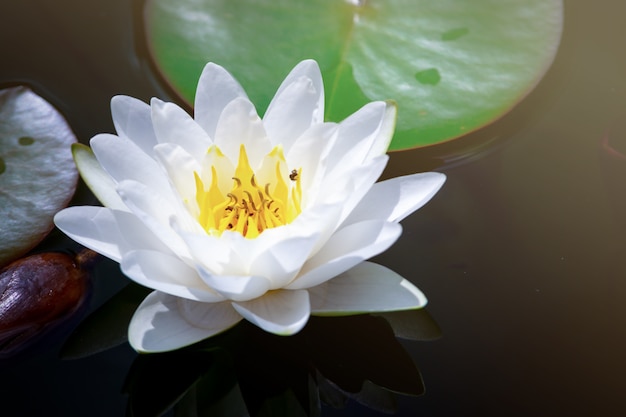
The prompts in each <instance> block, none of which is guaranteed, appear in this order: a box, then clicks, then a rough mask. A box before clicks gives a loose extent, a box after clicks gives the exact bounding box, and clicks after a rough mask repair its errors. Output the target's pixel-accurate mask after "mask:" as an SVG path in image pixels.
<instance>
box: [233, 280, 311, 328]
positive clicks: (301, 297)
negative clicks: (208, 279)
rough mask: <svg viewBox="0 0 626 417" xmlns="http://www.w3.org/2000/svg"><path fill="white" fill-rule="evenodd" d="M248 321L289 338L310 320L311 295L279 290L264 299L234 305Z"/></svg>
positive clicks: (269, 293) (266, 295) (303, 291)
mask: <svg viewBox="0 0 626 417" xmlns="http://www.w3.org/2000/svg"><path fill="white" fill-rule="evenodd" d="M233 307H234V308H235V310H237V312H239V314H241V315H242V316H243V317H244V318H245V319H246V320H248V321H250V322H252V323H254V324H256V325H257V326H259V327H260V328H262V329H263V330H265V331H267V332H270V333H275V334H278V335H283V336H288V335H292V334H295V333H297V332H299V331H300V330H301V329H302V328H303V327H304V325H305V324H306V322H307V321H308V320H309V314H310V307H309V294H308V292H307V291H305V290H300V291H288V290H277V291H271V292H268V293H267V294H265V295H264V296H263V297H259V298H256V299H254V300H250V301H246V302H237V303H233Z"/></svg>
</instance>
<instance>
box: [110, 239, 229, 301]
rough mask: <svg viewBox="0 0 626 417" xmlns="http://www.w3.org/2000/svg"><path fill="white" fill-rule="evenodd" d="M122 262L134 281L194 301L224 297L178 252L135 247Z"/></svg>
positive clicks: (214, 299)
mask: <svg viewBox="0 0 626 417" xmlns="http://www.w3.org/2000/svg"><path fill="white" fill-rule="evenodd" d="M120 266H121V268H122V272H124V274H126V275H127V276H128V277H129V278H131V279H132V280H133V281H135V282H137V283H138V284H141V285H143V286H145V287H148V288H152V289H153V290H157V291H161V292H164V293H167V294H170V295H175V296H177V297H182V298H187V299H189V300H195V301H203V302H210V303H215V302H218V301H224V297H222V296H220V295H219V294H217V293H216V292H214V291H212V290H211V289H210V288H208V287H207V286H206V285H205V284H204V282H203V281H202V280H201V279H200V277H199V276H198V274H197V273H196V271H195V269H193V268H191V267H189V266H188V265H187V264H185V263H184V262H182V261H181V260H180V259H178V258H176V257H175V256H170V255H166V254H164V253H161V252H155V251H148V250H136V251H132V252H129V253H127V254H126V255H124V256H123V258H122V261H121V263H120Z"/></svg>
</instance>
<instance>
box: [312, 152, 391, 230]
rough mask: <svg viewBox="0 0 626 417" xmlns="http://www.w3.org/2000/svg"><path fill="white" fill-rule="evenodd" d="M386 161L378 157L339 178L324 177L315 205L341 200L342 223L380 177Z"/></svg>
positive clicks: (384, 157)
mask: <svg viewBox="0 0 626 417" xmlns="http://www.w3.org/2000/svg"><path fill="white" fill-rule="evenodd" d="M388 160H389V157H388V156H387V155H380V156H377V157H376V158H373V159H370V160H369V161H367V162H365V163H363V164H361V165H357V166H353V167H352V168H351V169H350V170H349V171H347V172H345V173H344V174H342V175H340V176H336V175H332V176H328V177H325V178H324V180H323V182H322V183H321V184H320V190H319V195H318V198H317V200H316V202H315V204H323V203H333V202H334V201H337V200H338V199H343V209H342V214H341V221H342V222H343V221H344V220H345V219H346V218H347V217H348V215H349V214H350V213H351V212H352V210H354V208H355V207H356V206H357V204H358V203H359V202H360V201H361V199H362V198H363V197H364V196H365V195H366V194H367V192H368V191H369V190H370V188H371V187H372V185H373V184H374V183H375V182H376V180H377V179H378V177H380V174H381V173H382V172H383V170H384V169H385V166H386V165H387V161H388Z"/></svg>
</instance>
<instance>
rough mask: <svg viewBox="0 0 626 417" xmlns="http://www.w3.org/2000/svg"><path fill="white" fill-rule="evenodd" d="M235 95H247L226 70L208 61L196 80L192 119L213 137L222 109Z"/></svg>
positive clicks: (245, 96)
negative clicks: (196, 86)
mask: <svg viewBox="0 0 626 417" xmlns="http://www.w3.org/2000/svg"><path fill="white" fill-rule="evenodd" d="M237 97H244V98H247V97H248V96H247V95H246V93H245V91H244V90H243V88H242V87H241V85H239V83H238V82H237V80H235V79H234V78H233V76H232V75H230V73H228V71H226V70H225V69H224V68H222V67H220V66H219V65H216V64H214V63H208V64H207V65H206V66H205V67H204V70H203V71H202V74H201V75H200V80H199V81H198V88H197V89H196V98H195V105H194V107H195V110H194V111H195V114H194V119H195V120H196V122H197V123H198V124H199V125H200V126H202V128H203V129H204V130H205V131H206V132H207V133H208V135H209V137H211V138H213V139H214V138H215V129H216V127H217V121H218V120H219V118H220V115H221V114H222V110H224V107H226V105H227V104H228V103H230V102H231V101H233V100H234V99H236V98H237Z"/></svg>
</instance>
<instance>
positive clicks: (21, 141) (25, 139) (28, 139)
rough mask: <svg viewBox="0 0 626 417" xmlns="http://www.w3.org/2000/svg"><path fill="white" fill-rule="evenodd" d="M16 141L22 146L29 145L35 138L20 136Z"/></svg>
mask: <svg viewBox="0 0 626 417" xmlns="http://www.w3.org/2000/svg"><path fill="white" fill-rule="evenodd" d="M17 142H18V143H19V144H20V145H22V146H30V145H32V144H33V143H35V139H33V138H31V137H28V136H22V137H21V138H19V139H18V140H17Z"/></svg>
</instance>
